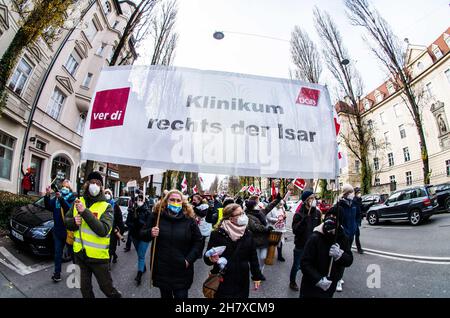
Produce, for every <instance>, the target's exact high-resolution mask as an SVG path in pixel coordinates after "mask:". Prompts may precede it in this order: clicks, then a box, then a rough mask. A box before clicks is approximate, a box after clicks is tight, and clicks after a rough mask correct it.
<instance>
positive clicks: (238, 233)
mask: <svg viewBox="0 0 450 318" xmlns="http://www.w3.org/2000/svg"><path fill="white" fill-rule="evenodd" d="M221 228H222V229H224V230H225V232H227V234H228V236H230V238H231V240H232V241H233V242H236V241H237V240H239V239H240V238H241V237H242V235H244V233H245V229H246V228H247V226H245V225H243V226H239V225H236V224H234V223H233V222H231V221H230V220H224V221H223V222H222V225H221Z"/></svg>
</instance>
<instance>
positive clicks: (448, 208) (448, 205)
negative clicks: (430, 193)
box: [445, 198, 450, 212]
mask: <svg viewBox="0 0 450 318" xmlns="http://www.w3.org/2000/svg"><path fill="white" fill-rule="evenodd" d="M445 211H447V212H450V198H447V200H445Z"/></svg>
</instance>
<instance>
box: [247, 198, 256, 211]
mask: <svg viewBox="0 0 450 318" xmlns="http://www.w3.org/2000/svg"><path fill="white" fill-rule="evenodd" d="M257 204H258V203H257V202H256V201H255V200H248V201H247V202H246V203H245V207H246V208H247V210H249V211H252V210H254V209H255V207H256V205H257Z"/></svg>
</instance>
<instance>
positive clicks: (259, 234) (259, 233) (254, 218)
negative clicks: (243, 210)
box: [247, 210, 270, 248]
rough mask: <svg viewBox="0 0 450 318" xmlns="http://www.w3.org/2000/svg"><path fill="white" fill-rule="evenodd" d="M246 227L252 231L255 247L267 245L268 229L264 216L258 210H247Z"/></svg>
mask: <svg viewBox="0 0 450 318" xmlns="http://www.w3.org/2000/svg"><path fill="white" fill-rule="evenodd" d="M247 216H248V229H249V230H250V232H252V236H253V240H254V241H255V245H256V248H264V247H268V246H269V233H270V229H269V228H268V227H267V222H266V219H265V216H264V215H263V213H262V212H261V211H260V210H252V211H247Z"/></svg>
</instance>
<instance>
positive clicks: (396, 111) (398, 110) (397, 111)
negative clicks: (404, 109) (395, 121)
mask: <svg viewBox="0 0 450 318" xmlns="http://www.w3.org/2000/svg"><path fill="white" fill-rule="evenodd" d="M393 108H394V114H395V117H397V118H399V117H400V104H395V105H394V107H393Z"/></svg>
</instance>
